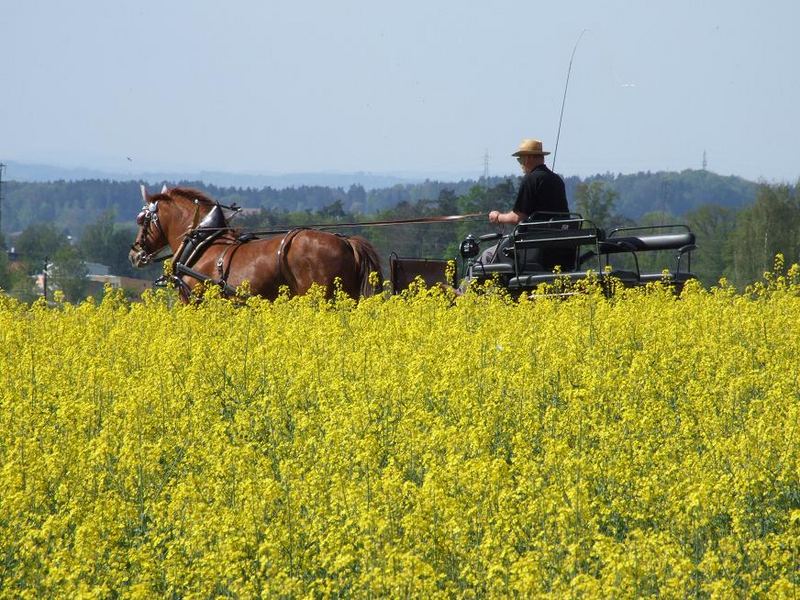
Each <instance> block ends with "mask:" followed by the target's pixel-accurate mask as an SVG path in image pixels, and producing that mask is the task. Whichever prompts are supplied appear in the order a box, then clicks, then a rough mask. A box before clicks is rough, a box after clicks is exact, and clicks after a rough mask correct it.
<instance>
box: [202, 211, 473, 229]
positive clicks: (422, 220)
mask: <svg viewBox="0 0 800 600" xmlns="http://www.w3.org/2000/svg"><path fill="white" fill-rule="evenodd" d="M485 216H486V213H482V212H476V213H468V214H465V215H446V216H440V217H418V218H413V219H389V220H386V221H360V222H352V223H312V224H309V225H296V226H294V227H287V228H285V229H255V230H250V229H237V231H240V232H241V234H242V235H247V234H250V235H270V234H278V233H289V232H290V231H293V230H295V229H321V230H325V229H345V228H349V227H387V226H389V225H427V224H431V223H451V222H454V221H466V220H469V219H475V218H477V217H485ZM217 229H219V230H223V229H229V228H225V227H219V228H217ZM208 231H214V229H213V228H208Z"/></svg>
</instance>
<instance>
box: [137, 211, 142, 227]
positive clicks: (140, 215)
mask: <svg viewBox="0 0 800 600" xmlns="http://www.w3.org/2000/svg"><path fill="white" fill-rule="evenodd" d="M142 223H144V211H142V212H140V213H139V214H138V215H136V224H137V225H141V224H142Z"/></svg>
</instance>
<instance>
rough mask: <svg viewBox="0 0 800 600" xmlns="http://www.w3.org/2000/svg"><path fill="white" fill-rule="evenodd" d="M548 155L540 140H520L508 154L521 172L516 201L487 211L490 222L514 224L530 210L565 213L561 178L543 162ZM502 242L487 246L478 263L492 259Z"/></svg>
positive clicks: (567, 208)
mask: <svg viewBox="0 0 800 600" xmlns="http://www.w3.org/2000/svg"><path fill="white" fill-rule="evenodd" d="M548 154H550V153H549V152H545V151H544V150H542V142H541V141H539V140H534V139H525V140H522V143H520V145H519V149H518V150H517V151H516V152H514V153H513V154H512V155H511V156H516V157H517V162H519V164H520V166H521V167H522V172H523V173H524V174H525V175H524V177H523V178H522V183H521V184H520V186H519V192H517V200H516V202H515V203H514V207H513V208H512V209H511V211H510V212H506V213H501V212H500V211H497V210H493V211H491V212H490V213H489V222H490V223H498V224H509V225H516V224H517V223H520V222H522V221H524V220H526V219H527V218H528V217H530V216H531V215H533V214H534V213H539V212H544V213H569V206H568V205H567V192H566V190H565V188H564V180H563V179H561V177H559V176H558V175H556V174H555V173H553V172H552V171H551V170H550V169H548V168H547V165H545V164H544V157H545V156H547V155H548ZM506 242H507V240H506ZM502 244H503V242H501V243H500V244H498V245H495V246H492V247H490V248H487V249H486V250H485V251H484V252H483V254H482V255H481V262H483V263H484V264H487V263H491V262H494V258H495V254H496V253H497V248H498V246H500V245H502Z"/></svg>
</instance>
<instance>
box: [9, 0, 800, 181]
mask: <svg viewBox="0 0 800 600" xmlns="http://www.w3.org/2000/svg"><path fill="white" fill-rule="evenodd" d="M799 31H800V2H797V1H796V0H774V1H769V0H765V1H764V2H761V3H751V2H748V3H745V2H743V1H740V0H727V1H722V0H706V1H702V2H700V1H697V0H692V1H687V0H671V1H662V0H651V1H645V0H637V1H633V0H629V1H622V0H606V1H603V2H598V1H596V0H562V1H561V2H549V3H541V2H535V1H531V0H529V1H527V2H523V1H512V0H495V1H492V2H474V1H471V0H458V1H456V0H443V1H438V2H437V1H434V0H426V1H420V0H405V1H404V2H391V3H390V2H385V1H380V0H372V1H366V0H365V1H351V0H337V1H336V2H330V1H328V2H324V1H321V0H307V1H301V2H288V1H286V2H276V1H272V0H261V1H257V0H227V1H226V2H221V1H213V0H192V1H189V0H174V1H171V0H158V1H154V0H114V1H109V0H76V1H74V2H62V1H56V0H52V1H44V0H0V86H2V87H0V90H2V91H1V92H0V161H6V162H8V161H17V162H28V163H45V164H52V165H58V166H65V167H87V168H99V169H107V170H111V171H125V170H131V171H133V170H137V171H141V170H178V169H183V170H186V169H193V170H213V171H227V172H235V173H252V174H283V173H304V172H370V173H386V174H400V175H408V174H413V175H426V176H427V175H430V176H432V177H436V176H445V175H451V176H456V175H457V176H465V177H466V176H471V177H479V176H481V175H483V173H484V170H485V168H486V167H487V165H488V172H489V174H490V175H504V174H511V173H518V167H517V165H516V163H515V161H514V159H513V158H512V157H511V156H510V155H511V153H512V152H513V151H514V150H515V149H516V148H517V146H518V144H519V143H520V141H521V140H522V139H523V138H539V139H541V140H542V141H543V143H544V146H545V149H549V150H551V151H553V150H555V147H556V143H558V151H557V153H556V154H551V155H550V156H549V157H548V161H547V162H548V165H550V166H553V163H554V162H555V165H554V166H555V170H556V171H558V172H560V173H561V174H563V175H580V176H588V175H592V174H595V173H608V172H611V173H636V172H639V171H662V170H683V169H699V168H702V166H703V159H704V155H705V158H706V161H707V168H708V169H709V170H710V171H713V172H716V173H720V174H724V175H738V176H742V177H745V178H748V179H752V180H763V181H768V182H787V183H796V182H797V181H798V178H800V160H798V158H800V153H799V152H798V139H800V110H798V105H799V103H798V99H799V98H800V68H798V65H797V62H798V58H800V35H798V32H799ZM578 40H580V41H578ZM576 43H577V46H576ZM573 50H574V51H575V54H574V60H573V62H572V68H571V72H570V76H569V85H568V86H567V73H568V68H569V65H570V57H571V56H572V53H573ZM565 90H566V103H565V105H564V113H563V120H561V132H560V136H558V130H559V122H560V118H559V117H560V113H561V108H562V101H563V99H564V97H565ZM7 175H8V176H10V175H11V174H7Z"/></svg>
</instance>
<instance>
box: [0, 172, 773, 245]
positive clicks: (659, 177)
mask: <svg viewBox="0 0 800 600" xmlns="http://www.w3.org/2000/svg"><path fill="white" fill-rule="evenodd" d="M18 169H19V166H18V165H16V164H14V163H9V167H8V169H7V170H6V172H5V176H4V182H3V183H4V185H3V190H2V191H3V203H2V231H3V232H6V233H8V232H13V231H21V230H22V229H24V228H25V227H27V226H28V225H30V224H32V223H42V222H44V223H56V224H58V225H59V227H61V228H62V229H63V230H64V231H67V232H69V233H70V234H71V235H73V236H78V237H79V236H80V235H81V232H82V230H83V227H84V226H85V225H87V224H88V223H92V222H94V221H96V220H97V218H98V217H99V216H100V215H101V214H102V213H104V212H108V211H113V212H114V213H115V214H116V219H117V221H119V222H121V223H129V224H131V223H133V219H134V217H135V215H136V213H137V212H138V210H139V208H140V206H141V199H140V196H139V189H138V188H139V181H140V180H133V179H119V180H114V179H112V178H109V177H108V176H107V175H108V174H104V175H105V176H104V177H95V178H89V179H77V178H75V177H77V175H78V172H74V171H69V172H61V173H60V175H62V176H64V177H60V178H57V179H51V180H48V181H25V180H24V177H22V176H21V174H20V171H19V170H18ZM24 173H25V171H24V170H23V174H24ZM31 173H33V171H31V172H29V174H31ZM43 173H44V172H41V173H40V175H42V174H43ZM81 173H83V172H81ZM55 174H58V173H55ZM67 175H72V176H73V177H67ZM165 175H166V174H165ZM355 175H358V174H351V175H350V176H346V175H340V176H335V177H342V178H343V179H341V181H342V182H343V183H341V184H339V185H337V184H336V183H335V182H336V181H337V180H336V178H335V177H334V176H330V175H325V174H309V175H306V176H300V175H296V176H295V175H286V176H274V177H273V179H272V181H273V184H274V185H261V186H259V185H257V182H259V181H262V180H261V179H257V177H272V176H253V177H254V179H252V181H251V184H250V185H241V179H240V177H241V176H239V175H228V174H224V173H218V174H216V175H215V178H216V179H217V180H219V181H224V180H225V177H230V178H231V179H230V181H239V182H240V183H239V184H238V185H223V184H215V183H209V182H208V181H207V180H206V179H190V180H187V179H173V178H170V177H166V176H165V177H163V178H158V177H155V175H154V178H153V179H149V178H148V179H145V180H144V181H146V182H147V183H148V184H149V187H150V189H151V190H152V191H157V190H158V189H159V188H160V187H161V183H162V182H167V183H168V184H169V185H170V186H173V185H176V184H181V185H187V186H191V187H196V188H199V189H201V190H203V191H205V192H207V193H208V194H209V195H210V196H211V197H213V198H216V199H218V200H219V201H221V202H223V203H227V204H230V203H234V202H235V203H237V204H239V205H240V206H243V207H247V208H265V209H268V210H271V211H279V212H280V211H284V212H298V211H310V212H314V211H318V210H320V209H321V208H324V207H326V206H332V205H336V206H340V207H341V208H342V209H343V210H345V211H347V212H348V213H354V214H361V215H368V214H375V213H377V212H380V211H382V210H386V209H389V208H393V207H395V206H397V205H398V204H400V203H407V204H412V205H413V204H414V203H415V202H418V201H420V200H437V199H438V198H439V196H440V194H442V193H443V192H445V193H453V194H455V195H456V196H458V195H464V194H466V193H468V192H469V190H470V189H471V188H473V187H474V186H476V185H482V186H483V185H485V186H487V187H493V186H496V185H498V184H499V183H502V182H504V181H507V180H508V179H511V180H512V182H513V183H515V184H516V182H517V181H518V178H516V177H513V178H511V177H506V178H504V177H492V178H490V179H489V180H488V181H486V182H484V181H483V180H476V179H462V180H459V181H437V180H425V181H403V180H401V179H399V178H394V179H393V178H391V177H390V178H389V179H388V180H386V182H385V184H384V185H383V186H377V184H378V182H379V180H378V179H371V180H369V177H370V176H369V175H368V174H361V175H362V176H363V178H364V179H363V181H368V180H369V181H371V183H372V185H376V187H368V186H367V185H365V184H363V183H352V181H353V180H352V177H353V176H355ZM281 177H283V178H284V179H281ZM294 177H298V178H300V179H299V180H298V181H302V182H304V183H302V184H301V183H297V184H296V185H288V184H289V183H290V182H292V181H295V180H294V179H293V178H294ZM330 177H334V179H330ZM209 178H210V174H209ZM266 180H267V179H264V181H266ZM595 180H601V181H605V182H607V183H608V185H609V186H610V187H611V188H613V189H614V190H616V191H617V193H618V195H619V197H618V200H617V204H616V207H615V208H616V211H617V212H618V213H621V214H622V215H624V216H626V217H629V218H631V219H634V220H635V219H638V218H639V217H641V216H642V215H643V214H645V213H647V212H652V211H666V212H669V213H671V214H673V215H676V216H681V215H683V214H685V213H686V212H687V211H690V210H692V209H694V208H697V207H699V206H701V205H703V204H717V205H720V206H725V207H729V208H734V209H737V208H740V207H742V206H746V205H748V204H750V203H752V202H753V201H754V199H755V194H756V190H757V188H758V184H757V183H754V182H752V181H748V180H745V179H742V178H740V177H730V176H728V177H726V176H721V175H717V174H715V173H711V172H709V171H702V170H686V171H681V172H679V173H677V172H657V173H650V172H646V173H635V174H628V175H622V174H604V175H594V176H592V177H588V178H585V179H581V178H579V177H567V178H566V180H565V182H566V185H567V195H568V198H569V199H570V201H571V204H572V206H573V208H574V198H575V189H576V187H577V186H578V184H580V183H581V182H586V181H595ZM331 181H333V183H332V184H323V183H322V182H331ZM345 181H346V183H344V182H345ZM497 208H498V209H508V208H510V207H506V206H499V207H497ZM412 212H413V211H412Z"/></svg>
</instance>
